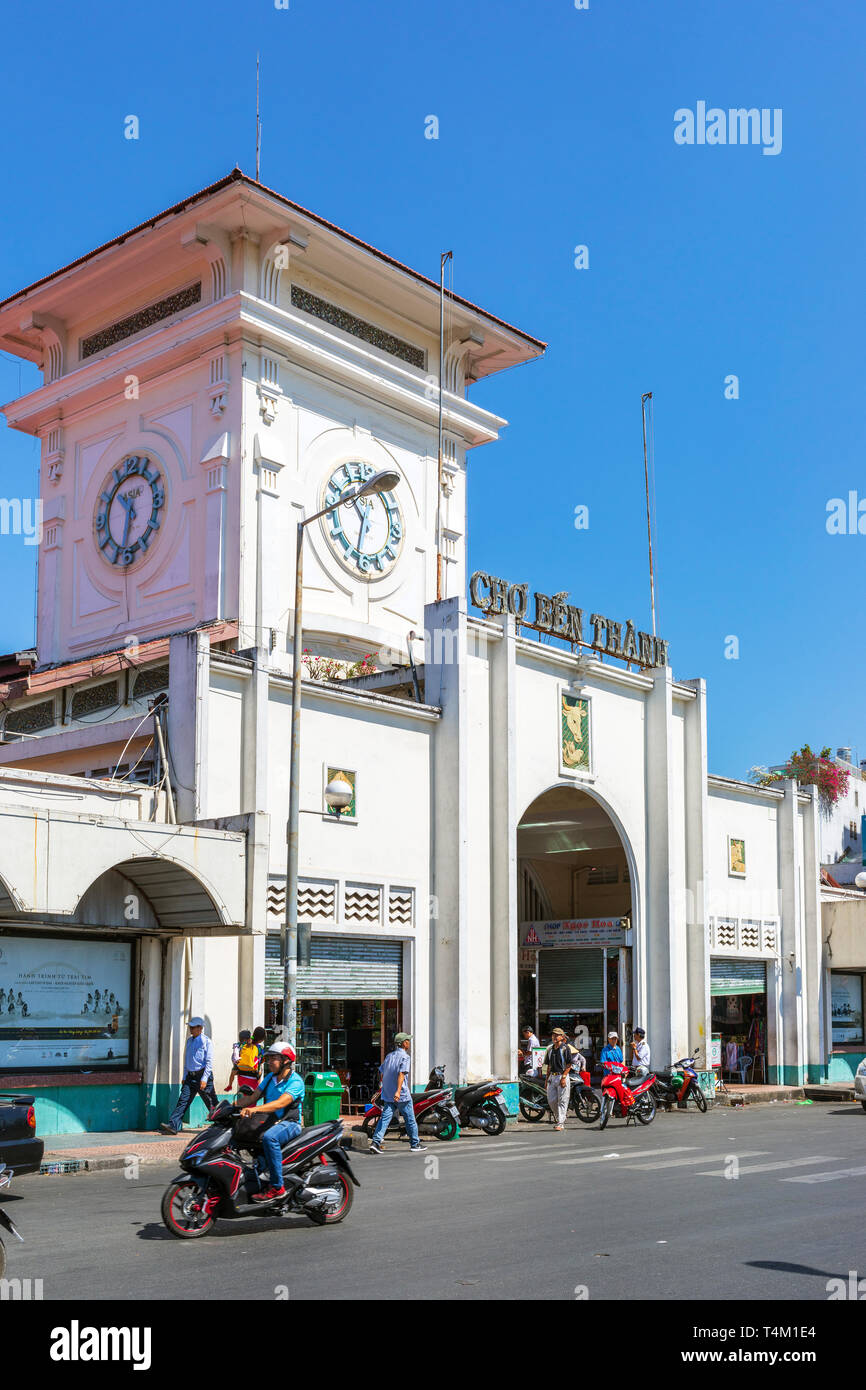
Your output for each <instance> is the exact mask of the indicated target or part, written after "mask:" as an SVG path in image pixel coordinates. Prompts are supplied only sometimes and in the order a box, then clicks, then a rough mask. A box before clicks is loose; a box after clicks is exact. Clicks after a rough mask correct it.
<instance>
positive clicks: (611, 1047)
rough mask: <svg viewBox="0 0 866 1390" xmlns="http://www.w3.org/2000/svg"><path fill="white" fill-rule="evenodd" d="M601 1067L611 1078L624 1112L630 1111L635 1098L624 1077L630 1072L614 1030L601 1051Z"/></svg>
mask: <svg viewBox="0 0 866 1390" xmlns="http://www.w3.org/2000/svg"><path fill="white" fill-rule="evenodd" d="M601 1065H602V1068H603V1070H604V1071H605V1072H607V1074H608V1076H610V1078H611V1080H610V1085H611V1087H612V1088H613V1090H614V1091H615V1092H616V1097H617V1100H618V1101H619V1103H620V1105H621V1106H622V1108H623V1110H628V1109H629V1107H630V1106H632V1105H634V1096H633V1095H632V1093H631V1091H630V1090H629V1089H628V1087H627V1086H625V1085H623V1077H624V1076H626V1075H627V1074H628V1072H627V1068H626V1065H625V1062H624V1060H623V1055H622V1048H621V1047H620V1045H619V1034H618V1033H617V1032H616V1029H614V1028H611V1030H610V1032H609V1033H608V1035H607V1046H606V1047H603V1048H602V1049H601Z"/></svg>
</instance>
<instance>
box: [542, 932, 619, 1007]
mask: <svg viewBox="0 0 866 1390" xmlns="http://www.w3.org/2000/svg"><path fill="white" fill-rule="evenodd" d="M538 1008H539V1011H540V1012H541V1013H555V1012H557V1011H568V1010H571V1009H599V1010H601V1009H603V1008H604V954H603V952H602V951H600V950H595V949H591V950H576V949H570V948H568V947H564V948H563V949H562V950H552V949H550V948H547V949H544V950H541V951H539V952H538Z"/></svg>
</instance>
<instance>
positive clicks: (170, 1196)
mask: <svg viewBox="0 0 866 1390" xmlns="http://www.w3.org/2000/svg"><path fill="white" fill-rule="evenodd" d="M210 1120H211V1123H210V1125H209V1127H208V1128H207V1129H206V1130H205V1131H204V1133H203V1134H197V1135H196V1136H195V1137H194V1138H193V1139H192V1140H191V1142H190V1143H189V1144H187V1146H186V1148H185V1149H184V1151H183V1153H182V1154H181V1156H180V1166H181V1168H183V1169H184V1172H183V1173H182V1174H181V1175H180V1176H178V1177H176V1178H173V1179H172V1181H171V1182H170V1183H169V1185H168V1187H167V1188H166V1190H165V1193H164V1194H163V1198H162V1219H163V1222H164V1223H165V1226H166V1227H167V1229H168V1230H169V1231H171V1233H172V1235H173V1236H179V1237H181V1238H182V1239H184V1240H192V1239H195V1238H197V1237H198V1236H206V1235H209V1234H210V1232H211V1231H212V1230H213V1228H214V1226H215V1224H216V1222H217V1220H230V1221H231V1220H236V1219H237V1218H239V1217H246V1216H294V1215H301V1216H307V1217H309V1219H310V1220H311V1221H312V1222H314V1223H315V1225H317V1226H333V1225H336V1223H337V1222H338V1221H343V1220H345V1218H346V1217H347V1216H348V1214H349V1212H350V1210H351V1207H352V1188H353V1186H354V1187H360V1183H359V1182H358V1179H357V1178H356V1177H355V1174H354V1172H353V1171H352V1164H351V1162H350V1160H349V1155H348V1154H347V1153H346V1148H347V1147H348V1146H349V1145H351V1139H347V1138H345V1137H344V1135H343V1126H342V1124H341V1123H340V1121H339V1120H334V1121H333V1122H332V1123H331V1124H325V1125H313V1126H312V1127H311V1128H310V1129H305V1130H302V1132H301V1133H300V1134H299V1135H298V1136H297V1138H295V1139H287V1140H286V1142H285V1143H284V1144H283V1145H282V1155H283V1186H284V1187H285V1189H286V1191H285V1195H284V1196H282V1197H274V1198H273V1199H272V1200H271V1201H269V1202H253V1201H251V1198H252V1196H253V1195H254V1193H257V1192H261V1191H264V1190H265V1189H266V1188H268V1187H269V1185H270V1183H269V1179H268V1176H267V1171H266V1168H265V1165H264V1162H263V1161H260V1162H258V1163H257V1162H256V1161H255V1160H256V1159H259V1160H261V1155H262V1142H261V1136H262V1133H263V1131H264V1130H265V1129H267V1128H269V1126H270V1125H271V1124H273V1123H274V1122H275V1120H274V1117H273V1114H271V1115H263V1116H262V1117H261V1118H259V1117H258V1116H248V1117H246V1118H244V1117H243V1116H242V1115H241V1112H240V1110H239V1109H238V1107H237V1106H235V1105H231V1104H230V1103H229V1102H228V1101H222V1102H221V1103H220V1104H219V1105H218V1106H217V1107H216V1108H215V1109H214V1110H212V1111H211V1116H210ZM244 1153H246V1154H247V1155H249V1158H248V1159H247V1160H245V1159H244V1157H243V1154H244Z"/></svg>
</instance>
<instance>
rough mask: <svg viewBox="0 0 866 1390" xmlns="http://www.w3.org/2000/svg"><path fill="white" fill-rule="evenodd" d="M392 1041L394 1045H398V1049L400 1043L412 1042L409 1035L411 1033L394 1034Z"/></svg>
mask: <svg viewBox="0 0 866 1390" xmlns="http://www.w3.org/2000/svg"><path fill="white" fill-rule="evenodd" d="M394 1041H395V1043H397V1045H398V1047H399V1045H400V1043H404V1042H411V1041H412V1034H411V1033H395V1034H394Z"/></svg>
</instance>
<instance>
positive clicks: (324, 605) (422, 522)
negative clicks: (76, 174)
mask: <svg viewBox="0 0 866 1390" xmlns="http://www.w3.org/2000/svg"><path fill="white" fill-rule="evenodd" d="M439 300H440V297H439V286H438V285H437V284H436V283H435V282H433V281H431V280H429V279H428V278H427V277H426V276H424V275H421V274H419V273H417V272H415V271H413V270H411V269H409V268H408V267H407V266H405V265H403V264H401V263H400V262H398V261H396V260H394V259H393V258H392V257H391V256H389V255H386V254H385V253H383V252H381V251H378V250H376V249H375V248H373V247H372V246H369V245H368V244H367V243H365V242H363V241H360V240H359V239H358V238H357V237H355V236H353V235H352V234H350V233H348V232H346V231H344V230H342V229H341V228H339V227H336V226H334V225H333V224H332V223H330V222H327V221H325V220H324V219H323V218H321V217H319V216H317V215H315V214H313V213H311V212H309V211H307V210H306V209H304V208H301V207H299V206H298V205H297V204H295V203H292V202H290V201H289V200H288V199H287V198H285V197H283V196H282V195H280V194H277V193H274V192H273V191H271V190H269V189H267V188H265V187H264V186H263V185H261V184H259V183H257V182H255V181H254V180H252V179H249V178H247V177H245V176H244V175H243V174H242V173H241V171H240V170H238V169H235V170H233V171H232V173H231V174H229V175H228V176H227V177H226V178H224V179H221V180H220V181H219V182H218V183H215V184H213V185H211V186H210V187H209V188H206V189H204V190H202V191H201V192H200V193H197V194H195V195H193V196H192V197H190V198H187V199H185V200H184V201H183V202H182V203H179V204H177V205H176V206H175V207H172V208H169V209H167V210H166V211H165V212H164V213H160V214H158V215H157V216H155V217H153V218H151V219H149V220H148V221H147V222H146V223H143V224H142V225H141V226H139V227H136V228H133V229H132V230H131V231H128V232H125V233H123V234H122V235H121V236H118V237H117V238H116V239H115V240H114V241H111V242H108V243H106V244H105V245H104V246H102V247H100V248H99V249H98V250H96V251H93V252H90V253H89V254H87V255H85V256H82V257H81V258H80V259H79V260H77V261H74V262H73V263H72V264H71V265H69V266H67V267H66V268H65V269H63V270H60V271H57V272H55V273H54V274H52V275H48V276H46V277H45V278H44V279H42V280H40V281H38V282H37V283H36V284H34V285H32V286H30V287H29V288H28V289H25V290H22V291H20V292H19V293H18V294H15V295H13V296H11V297H10V298H9V299H7V300H6V301H4V302H3V303H2V304H0V346H2V347H3V348H4V349H5V350H7V351H9V352H11V353H13V354H15V355H17V356H20V357H26V358H30V359H31V360H32V361H34V362H36V363H38V364H39V365H40V366H41V368H42V370H43V373H44V380H43V384H42V385H41V386H40V387H39V388H38V389H37V390H36V391H33V392H31V393H30V394H29V395H27V396H24V397H22V398H21V399H20V400H18V401H15V402H13V403H12V404H11V405H8V406H6V407H5V414H6V417H7V420H8V422H9V424H10V425H11V426H12V427H13V428H17V429H21V430H24V431H27V432H29V433H31V434H34V435H36V436H38V437H39V438H40V440H41V442H42V452H41V469H40V477H41V495H42V505H43V527H44V535H43V542H42V547H41V552H40V564H39V597H38V637H37V648H38V659H39V663H40V665H47V664H56V663H61V662H68V661H72V660H75V659H77V658H82V657H85V656H92V655H93V654H95V653H99V652H103V651H110V650H114V649H116V648H118V647H120V648H122V647H123V646H124V645H127V644H130V643H138V642H142V641H145V640H148V639H150V638H154V637H161V636H164V635H166V634H169V633H172V632H178V631H184V630H189V629H193V628H197V627H201V626H203V625H205V624H209V623H214V622H219V621H222V622H223V623H229V624H235V625H236V627H237V646H238V647H239V648H240V649H249V648H256V649H258V650H259V651H260V652H268V653H271V654H272V661H273V663H274V664H275V665H277V666H279V665H285V660H283V661H281V660H280V653H285V652H286V650H287V647H288V645H289V644H290V641H291V633H292V605H293V602H294V537H295V532H296V523H297V521H298V520H300V519H303V517H304V516H305V515H311V514H312V513H313V512H315V511H319V510H322V509H329V510H326V513H325V515H324V516H323V518H322V519H321V522H320V523H318V524H316V525H314V526H311V527H310V528H309V530H308V532H307V537H306V541H305V544H306V547H307V549H306V551H305V560H304V579H305V586H304V631H305V645H306V646H308V647H309V648H310V649H311V650H312V651H313V652H314V653H318V654H320V655H322V656H325V657H328V658H331V659H333V660H336V661H338V662H344V663H345V664H346V666H348V665H351V663H353V662H354V661H356V660H358V659H359V658H360V657H362V656H364V655H365V654H367V653H369V652H377V651H381V650H382V649H387V650H388V651H389V652H390V653H391V654H392V655H395V654H399V653H401V652H404V651H405V649H406V642H407V635H408V632H409V630H410V629H413V628H414V629H417V630H419V631H420V630H422V629H423V625H424V624H423V614H424V606H425V604H427V603H429V602H431V601H432V600H433V599H435V598H436V596H437V594H436V590H437V568H439V567H440V564H441V571H442V574H443V580H442V590H443V596H445V597H450V596H452V595H455V594H458V593H463V591H464V589H465V582H466V572H465V538H466V461H467V455H468V453H469V451H470V450H471V449H472V448H474V447H476V446H477V445H479V444H484V443H488V442H491V441H493V440H495V439H496V437H497V435H498V432H499V430H500V428H501V427H502V426H503V425H504V423H505V422H504V421H503V420H501V419H499V418H498V417H497V416H494V415H492V414H491V413H490V412H489V411H486V410H483V409H481V408H479V407H478V406H476V405H474V404H473V403H472V402H471V401H470V400H469V399H468V398H467V387H468V386H469V385H470V384H471V383H472V382H473V381H476V380H478V379H479V378H480V377H483V376H486V375H489V374H491V373H492V372H495V371H498V370H501V369H503V368H505V367H509V366H512V365H514V364H515V363H517V362H521V361H526V360H528V359H530V358H532V357H536V356H538V355H540V354H541V352H542V351H543V349H544V345H543V344H542V343H540V342H539V341H538V340H537V339H534V338H531V337H529V336H528V335H527V334H525V333H523V332H521V331H520V330H518V329H515V328H512V327H510V326H509V325H507V324H505V323H503V322H502V321H501V320H499V319H497V318H495V317H493V316H492V315H491V314H489V313H487V312H485V311H484V310H481V309H479V308H477V307H476V306H474V305H472V304H470V303H469V302H468V301H466V300H463V299H461V298H459V297H458V296H456V295H453V294H449V295H446V300H445V325H446V329H445V336H444V344H443V346H444V363H445V372H444V377H443V381H442V421H443V451H442V458H441V461H440V458H439V451H438V433H437V427H438V414H439V373H438V368H439V350H440V343H439V308H440V302H439ZM385 469H387V470H388V471H389V472H394V473H396V474H397V475H398V476H399V482H398V483H397V484H396V485H395V487H394V488H393V490H392V491H390V492H386V493H382V494H380V495H376V496H374V497H371V498H367V499H364V500H363V501H359V502H356V503H355V504H353V505H350V506H348V507H346V506H343V505H341V504H340V498H341V496H342V495H343V494H344V493H346V492H347V491H349V490H350V489H354V488H355V487H356V486H357V484H358V482H360V481H362V480H363V479H365V478H367V477H369V476H370V475H371V474H372V473H374V472H380V471H382V470H385ZM331 504H333V505H331ZM440 557H441V560H440Z"/></svg>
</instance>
